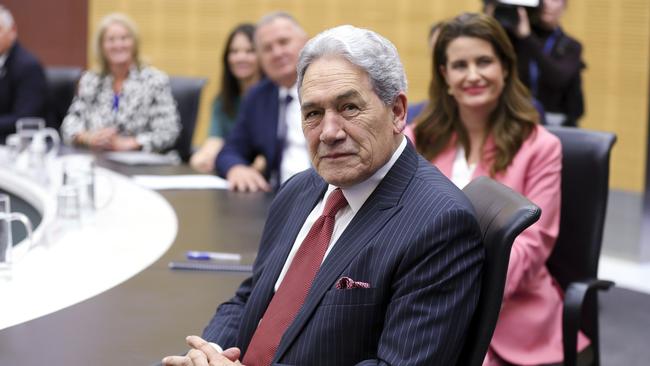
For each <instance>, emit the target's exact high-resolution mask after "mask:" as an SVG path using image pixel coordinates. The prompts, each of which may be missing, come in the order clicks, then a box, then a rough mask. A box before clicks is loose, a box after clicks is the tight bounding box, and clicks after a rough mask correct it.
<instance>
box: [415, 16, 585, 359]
mask: <svg viewBox="0 0 650 366" xmlns="http://www.w3.org/2000/svg"><path fill="white" fill-rule="evenodd" d="M429 90H430V101H429V104H428V105H427V107H426V108H425V110H424V111H423V113H422V114H421V115H420V116H419V117H418V118H417V119H416V120H415V122H414V123H415V127H414V130H413V131H414V134H412V133H411V132H410V128H407V134H410V135H411V138H412V141H415V144H416V147H417V150H418V151H419V152H420V153H421V154H422V155H424V157H425V158H426V159H428V160H430V161H431V162H432V163H433V164H435V165H436V166H437V167H438V168H439V169H440V170H441V171H442V172H443V173H444V174H445V175H446V176H447V177H449V178H450V179H451V180H452V181H453V182H454V183H455V184H456V185H457V186H458V187H460V188H462V187H464V186H465V185H466V184H468V183H469V182H470V181H471V180H473V179H475V178H476V177H478V176H490V177H492V178H493V179H496V180H497V181H499V182H501V183H503V184H505V185H507V186H509V187H510V188H512V189H513V190H515V191H517V192H519V193H521V194H522V195H524V196H526V197H528V198H529V199H530V200H531V201H532V202H534V203H535V204H537V205H538V206H539V207H540V208H541V209H542V215H541V218H540V220H539V221H538V222H537V223H536V224H534V225H533V226H531V227H530V228H528V229H527V230H525V231H524V232H523V233H522V234H521V235H520V236H519V237H517V239H516V240H515V242H514V245H513V247H512V252H511V256H510V262H509V267H508V276H507V280H506V286H505V291H504V296H503V304H502V308H501V312H500V314H499V320H498V322H497V326H496V330H495V332H494V336H493V338H492V342H491V344H490V348H489V351H488V355H487V356H486V360H485V362H484V364H485V365H512V364H514V365H546V364H554V363H561V362H562V359H563V352H562V301H563V293H562V291H561V289H560V288H559V286H558V285H556V283H555V281H554V279H553V278H552V277H551V275H550V274H549V272H548V270H547V268H546V265H545V263H546V259H547V258H548V256H549V255H550V253H551V251H552V250H553V246H554V245H555V240H556V238H557V235H558V231H559V223H560V216H559V215H560V180H561V170H562V152H561V145H560V141H559V140H558V139H557V138H556V137H555V136H554V135H552V134H551V133H549V132H548V131H546V129H544V127H542V126H540V125H539V124H538V119H539V114H538V112H537V110H536V109H535V108H534V107H533V105H532V103H531V98H530V95H529V92H528V90H527V89H526V87H525V86H524V85H523V84H522V83H521V82H520V80H519V78H518V77H517V59H516V57H515V52H514V49H513V47H512V45H511V43H510V41H509V40H508V36H507V35H506V33H505V31H504V30H503V28H502V27H501V26H500V25H499V23H498V22H497V21H496V20H495V19H494V18H493V17H490V16H487V15H484V14H462V15H460V16H458V17H456V18H454V19H452V20H451V21H449V22H446V23H445V24H444V25H443V27H442V29H441V30H440V35H439V38H438V41H437V43H436V47H435V50H434V63H433V79H432V81H431V85H430V89H429ZM588 344H589V340H588V339H587V338H586V337H585V336H584V335H583V334H580V335H579V339H578V349H579V350H580V351H582V350H584V349H585V348H586V347H587V346H588ZM587 350H588V351H585V352H581V354H580V357H581V358H583V357H589V351H590V348H587Z"/></svg>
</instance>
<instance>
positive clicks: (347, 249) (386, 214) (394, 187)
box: [275, 142, 418, 361]
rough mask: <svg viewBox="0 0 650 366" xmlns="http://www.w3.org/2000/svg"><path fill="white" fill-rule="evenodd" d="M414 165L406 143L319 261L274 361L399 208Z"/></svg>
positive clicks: (412, 156) (411, 152)
mask: <svg viewBox="0 0 650 366" xmlns="http://www.w3.org/2000/svg"><path fill="white" fill-rule="evenodd" d="M417 164H418V158H417V154H416V153H415V150H414V148H413V146H412V145H411V143H410V142H409V143H408V145H407V147H406V149H405V150H404V152H403V153H402V155H401V156H400V158H399V159H398V160H397V161H396V162H395V165H393V167H392V168H391V169H390V171H389V172H388V174H387V175H386V176H385V177H384V179H383V180H382V181H381V183H380V184H379V185H378V186H377V188H376V189H375V191H374V192H373V193H372V194H371V195H370V197H368V199H367V200H366V202H365V203H364V204H363V206H362V207H361V209H360V210H359V212H357V214H356V215H355V216H354V219H353V220H352V222H350V224H349V225H348V227H347V228H346V229H345V231H344V232H343V234H342V235H341V237H340V238H339V240H338V241H337V242H336V245H334V247H333V248H332V251H331V252H330V253H329V255H328V256H327V258H326V259H325V261H324V262H323V265H322V266H321V268H320V270H319V272H318V273H317V274H316V278H315V279H314V283H313V284H312V287H311V289H310V291H309V294H308V295H307V299H306V300H305V303H304V304H303V306H302V308H301V309H300V311H299V312H298V315H297V316H296V319H295V320H294V321H293V323H292V324H291V325H290V326H289V328H288V329H287V331H286V332H285V334H284V336H283V337H282V340H281V341H280V345H279V347H278V351H277V353H276V355H275V360H276V361H277V360H278V359H279V358H280V357H282V355H283V354H284V353H285V352H286V351H287V349H288V348H289V346H290V345H291V343H293V341H294V340H295V338H296V337H297V336H298V334H299V333H300V331H301V330H302V328H303V327H304V326H305V324H306V323H307V322H308V321H309V319H310V318H311V317H312V315H313V313H314V311H315V310H316V308H317V306H318V304H319V303H320V301H321V299H322V298H323V296H324V295H325V292H327V291H328V290H329V289H330V288H332V285H333V284H334V283H335V281H336V280H337V279H338V277H339V276H340V275H341V273H342V272H343V271H344V270H345V268H347V266H348V265H349V264H350V262H351V261H352V260H354V258H355V257H356V256H357V254H358V253H359V252H360V251H361V250H362V249H363V248H364V247H365V246H366V245H367V244H368V243H369V242H370V240H371V239H372V238H373V237H374V236H376V235H377V233H379V232H380V231H381V228H382V227H384V225H385V224H386V222H388V220H390V218H391V217H392V216H393V215H395V214H396V213H397V212H398V211H399V210H400V208H401V206H399V205H398V203H399V200H400V197H401V196H402V194H403V193H404V191H405V190H406V187H407V186H408V184H409V182H410V181H411V179H412V178H413V175H414V174H415V170H416V168H417Z"/></svg>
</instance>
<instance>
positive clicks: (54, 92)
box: [45, 66, 82, 130]
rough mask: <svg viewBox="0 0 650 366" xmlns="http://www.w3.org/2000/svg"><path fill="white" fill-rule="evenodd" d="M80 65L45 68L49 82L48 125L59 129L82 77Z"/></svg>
mask: <svg viewBox="0 0 650 366" xmlns="http://www.w3.org/2000/svg"><path fill="white" fill-rule="evenodd" d="M81 72H82V70H81V68H80V67H67V66H56V67H47V68H46V69H45V79H46V82H47V99H46V100H47V102H46V103H47V105H46V108H47V111H46V120H47V125H48V127H52V128H56V129H57V130H58V129H59V127H60V126H61V122H63V118H64V117H65V115H66V114H67V113H68V108H69V107H70V103H72V98H74V95H75V93H76V92H77V82H78V81H79V78H80V77H81Z"/></svg>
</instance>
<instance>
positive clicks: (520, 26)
mask: <svg viewBox="0 0 650 366" xmlns="http://www.w3.org/2000/svg"><path fill="white" fill-rule="evenodd" d="M517 14H518V15H519V23H517V28H515V35H516V36H517V38H519V39H523V38H526V37H528V36H529V35H530V20H529V19H528V13H526V9H524V8H523V7H521V6H518V7H517Z"/></svg>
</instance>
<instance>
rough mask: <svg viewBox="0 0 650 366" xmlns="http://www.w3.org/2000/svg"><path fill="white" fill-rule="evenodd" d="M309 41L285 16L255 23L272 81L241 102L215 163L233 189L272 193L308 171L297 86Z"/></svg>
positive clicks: (260, 52)
mask: <svg viewBox="0 0 650 366" xmlns="http://www.w3.org/2000/svg"><path fill="white" fill-rule="evenodd" d="M306 41H307V35H306V33H305V31H304V30H303V29H302V28H301V27H300V25H299V24H298V23H297V22H296V20H295V19H294V18H293V17H291V16H290V15H289V14H287V13H272V14H269V15H267V16H265V17H263V18H262V19H261V20H260V21H259V22H258V24H257V29H256V31H255V48H256V51H257V54H258V56H259V58H260V63H261V65H262V68H263V69H264V72H265V73H266V76H267V77H268V79H267V80H262V81H261V82H260V83H259V84H258V85H256V86H255V87H253V88H252V89H251V90H250V91H249V92H248V94H247V95H246V97H244V99H243V100H242V104H241V107H240V109H239V111H240V112H239V115H238V117H237V123H236V124H235V127H234V128H233V131H232V132H231V133H230V135H229V136H228V138H227V139H226V142H225V144H224V146H223V149H222V150H221V152H220V153H219V155H218V156H217V159H216V162H215V167H216V170H217V173H218V174H219V175H221V176H222V177H225V178H226V179H228V182H230V186H231V189H233V190H237V191H257V190H263V191H269V190H271V188H272V186H273V187H276V188H277V187H278V186H279V185H280V183H281V182H283V181H285V180H287V179H289V178H290V177H291V176H292V175H293V174H295V173H297V172H300V171H302V170H305V169H307V168H309V155H308V154H307V147H306V143H305V139H304V137H303V136H302V132H301V130H300V105H299V103H298V95H297V88H296V63H297V61H298V54H299V53H300V49H302V47H303V46H304V44H305V42H306ZM258 155H261V156H263V157H264V158H265V159H266V168H265V170H264V172H263V173H260V172H259V171H258V170H256V169H255V168H253V167H251V166H250V164H251V163H252V162H253V160H254V159H255V157H256V156H258Z"/></svg>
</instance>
